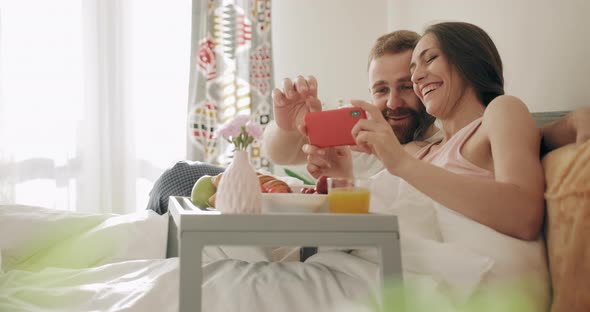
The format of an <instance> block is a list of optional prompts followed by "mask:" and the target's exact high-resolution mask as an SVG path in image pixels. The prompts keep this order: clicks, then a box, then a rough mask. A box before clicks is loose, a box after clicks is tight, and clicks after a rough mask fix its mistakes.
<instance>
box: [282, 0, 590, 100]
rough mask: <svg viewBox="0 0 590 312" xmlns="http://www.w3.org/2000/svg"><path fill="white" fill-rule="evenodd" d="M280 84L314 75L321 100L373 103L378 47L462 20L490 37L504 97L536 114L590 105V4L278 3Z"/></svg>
mask: <svg viewBox="0 0 590 312" xmlns="http://www.w3.org/2000/svg"><path fill="white" fill-rule="evenodd" d="M273 6H274V7H273V40H274V57H275V81H276V83H277V86H280V85H281V80H282V78H284V77H294V76H295V75H297V74H303V75H308V74H314V75H316V77H318V80H319V83H320V98H321V99H323V100H327V101H328V102H332V101H336V100H337V99H339V98H343V99H349V98H368V91H367V90H368V89H367V81H366V79H367V76H366V59H367V54H368V52H369V49H370V47H371V45H372V43H373V41H374V40H375V39H376V38H377V37H378V36H379V35H381V34H384V33H386V32H388V31H392V30H396V29H401V28H404V29H411V30H415V31H418V32H421V31H423V30H424V28H425V27H426V26H427V25H428V24H430V23H432V22H436V21H446V20H459V21H466V22H471V23H474V24H476V25H478V26H480V27H482V28H483V29H484V30H486V31H487V32H488V33H489V34H490V36H491V37H492V39H493V40H494V42H495V43H496V45H497V47H498V50H499V51H500V55H501V56H502V59H503V61H504V70H505V71H504V76H505V80H506V92H507V93H509V94H512V95H516V96H518V97H520V98H521V99H523V100H524V101H525V103H527V105H528V107H529V109H530V110H531V111H553V110H565V109H572V108H575V107H578V106H580V105H590V96H589V95H588V94H587V93H586V92H584V91H585V89H584V88H585V87H586V85H587V84H590V78H589V77H588V76H589V75H588V73H590V32H589V31H588V29H590V16H589V13H590V1H587V0H564V1H555V0H488V1H482V0H445V1H440V0H411V1H410V0H369V1H358V0H277V1H274V2H273Z"/></svg>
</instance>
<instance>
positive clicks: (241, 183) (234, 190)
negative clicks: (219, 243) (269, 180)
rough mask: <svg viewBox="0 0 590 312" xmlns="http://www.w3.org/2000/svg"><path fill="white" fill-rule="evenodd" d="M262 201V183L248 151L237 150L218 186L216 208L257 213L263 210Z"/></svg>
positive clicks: (229, 211)
mask: <svg viewBox="0 0 590 312" xmlns="http://www.w3.org/2000/svg"><path fill="white" fill-rule="evenodd" d="M261 202H262V195H261V191H260V183H259V182H258V176H257V175H256V170H254V167H252V164H250V160H249V158H248V152H247V151H243V150H237V151H235V152H234V159H233V161H232V163H231V164H230V165H229V166H228V167H227V169H225V171H224V172H223V177H222V178H221V181H220V182H219V186H218V187H217V196H216V200H215V208H216V209H217V210H219V211H221V213H250V214H257V213H260V211H261V207H262V203H261Z"/></svg>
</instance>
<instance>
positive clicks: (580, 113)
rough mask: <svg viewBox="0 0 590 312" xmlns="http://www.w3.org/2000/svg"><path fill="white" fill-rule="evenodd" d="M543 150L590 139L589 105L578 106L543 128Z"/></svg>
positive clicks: (550, 149) (546, 150) (547, 150)
mask: <svg viewBox="0 0 590 312" xmlns="http://www.w3.org/2000/svg"><path fill="white" fill-rule="evenodd" d="M541 133H542V134H543V146H542V148H543V151H545V152H549V151H552V150H554V149H556V148H559V147H562V146H564V145H567V144H570V143H574V142H575V143H577V144H581V143H584V142H585V141H587V140H589V139H590V107H580V108H578V109H576V110H575V111H573V112H571V113H569V114H567V115H566V116H565V117H563V118H560V119H558V120H556V121H554V122H552V123H550V124H548V125H546V126H544V127H543V128H541Z"/></svg>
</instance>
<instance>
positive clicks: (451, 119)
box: [441, 89, 485, 143]
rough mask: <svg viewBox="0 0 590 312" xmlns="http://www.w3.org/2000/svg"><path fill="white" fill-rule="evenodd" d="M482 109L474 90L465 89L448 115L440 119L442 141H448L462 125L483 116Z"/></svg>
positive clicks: (483, 107) (483, 108)
mask: <svg viewBox="0 0 590 312" xmlns="http://www.w3.org/2000/svg"><path fill="white" fill-rule="evenodd" d="M484 110H485V106H484V105H483V103H482V102H481V101H480V100H479V99H478V98H477V96H476V95H475V92H473V91H472V89H469V91H466V92H465V93H464V94H463V95H462V96H461V98H459V100H458V101H457V103H456V104H455V105H454V106H453V110H452V111H451V112H450V113H449V114H448V116H446V117H445V118H444V119H441V122H442V125H443V126H442V131H443V135H444V139H443V143H444V142H446V141H448V140H449V139H450V138H451V137H452V136H453V135H454V134H455V133H457V132H458V131H459V130H461V129H462V128H463V127H465V126H467V125H468V124H470V123H471V122H472V121H474V120H476V119H477V118H479V117H481V116H483V113H484Z"/></svg>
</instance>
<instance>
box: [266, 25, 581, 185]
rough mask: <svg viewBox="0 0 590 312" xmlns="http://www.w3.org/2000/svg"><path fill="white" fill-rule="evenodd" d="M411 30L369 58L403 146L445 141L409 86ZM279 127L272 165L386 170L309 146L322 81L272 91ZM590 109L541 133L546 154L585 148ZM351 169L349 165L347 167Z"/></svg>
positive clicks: (273, 134) (380, 99)
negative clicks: (307, 125)
mask: <svg viewBox="0 0 590 312" xmlns="http://www.w3.org/2000/svg"><path fill="white" fill-rule="evenodd" d="M419 38H420V37H419V35H418V34H417V33H415V32H412V31H407V30H400V31H394V32H392V33H389V34H386V35H383V36H381V37H379V38H378V39H377V41H376V42H375V44H374V46H373V48H372V49H371V53H370V54H369V63H368V71H369V91H370V93H371V96H372V99H373V104H374V105H377V106H378V107H379V108H380V109H381V111H382V114H383V116H384V117H385V119H386V120H387V121H388V122H389V124H390V125H391V128H392V130H393V131H394V133H395V134H396V136H397V138H398V139H399V141H400V143H402V144H405V143H408V142H410V141H414V140H416V141H427V142H431V141H435V140H437V139H438V138H439V137H440V133H439V132H438V128H437V127H436V126H435V125H434V118H433V117H432V116H430V115H428V114H427V113H426V111H425V108H424V105H423V104H422V103H421V102H420V100H419V99H418V97H417V96H416V95H415V94H414V91H413V88H412V82H411V81H410V69H409V66H410V59H411V55H412V51H413V49H414V47H415V45H416V43H417V42H418V40H419ZM273 99H274V101H273V104H274V114H275V123H274V124H273V123H271V124H270V125H269V126H268V127H267V129H266V131H265V133H264V139H263V148H264V150H265V152H266V154H267V156H268V157H269V159H270V160H272V161H273V162H275V163H277V164H280V165H295V164H302V163H305V162H306V160H307V159H308V155H312V154H314V153H329V154H328V155H327V157H324V159H327V160H328V161H326V162H323V163H311V162H308V163H307V169H308V171H309V172H310V174H312V176H314V177H316V178H317V177H319V176H321V175H327V176H330V175H333V174H332V173H333V172H339V173H341V172H342V171H341V170H340V169H341V168H343V167H344V168H346V167H347V166H344V165H343V164H344V163H345V162H350V161H352V162H353V163H354V166H353V168H354V173H353V175H354V176H357V177H358V176H370V175H373V174H375V173H377V172H379V171H380V170H381V169H382V168H383V167H382V165H381V162H380V161H378V160H377V159H376V157H373V156H372V155H367V154H363V153H357V152H353V153H352V155H351V154H350V151H349V149H348V148H344V147H338V148H332V149H318V148H316V147H314V146H311V145H309V144H307V137H306V136H305V130H304V125H303V116H304V115H305V113H307V112H309V111H319V110H321V103H320V102H319V100H318V98H317V81H316V79H315V78H314V77H313V76H311V77H309V78H308V79H304V78H303V77H301V76H299V77H297V78H296V79H295V81H291V80H290V79H285V80H284V81H283V90H279V89H275V90H273ZM588 119H590V107H586V108H581V109H578V110H577V111H575V112H573V113H571V114H569V115H568V116H566V117H565V118H562V119H560V120H558V121H556V122H554V123H552V124H550V125H547V126H545V127H543V128H542V129H541V131H542V134H543V136H544V150H545V151H547V150H552V149H555V148H557V147H560V146H563V145H566V144H568V143H572V142H578V143H581V142H583V141H585V140H587V139H589V138H590V125H589V124H590V122H588ZM348 168H350V166H348Z"/></svg>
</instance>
